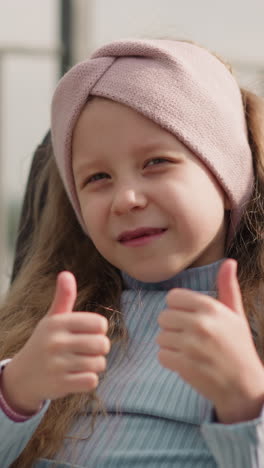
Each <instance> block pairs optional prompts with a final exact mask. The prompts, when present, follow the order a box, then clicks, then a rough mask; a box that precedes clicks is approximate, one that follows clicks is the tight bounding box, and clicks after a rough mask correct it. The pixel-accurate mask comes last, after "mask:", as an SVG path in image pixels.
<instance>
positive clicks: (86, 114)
mask: <svg viewBox="0 0 264 468" xmlns="http://www.w3.org/2000/svg"><path fill="white" fill-rule="evenodd" d="M98 136H100V138H98ZM79 138H82V139H86V140H87V142H89V144H90V145H91V144H93V143H94V144H96V146H97V145H99V146H100V144H102V143H104V141H108V143H111V142H113V143H115V144H118V143H120V142H122V141H124V142H126V143H127V144H133V146H135V151H136V152H137V151H138V150H141V149H143V150H144V149H149V150H151V149H153V150H155V149H159V148H160V147H164V145H165V147H168V149H169V148H170V147H174V146H175V145H177V146H178V147H179V148H182V147H183V146H184V145H183V144H182V143H181V142H180V140H178V138H177V137H176V136H175V135H173V134H172V133H171V132H169V131H168V130H166V129H165V128H163V127H162V126H160V125H158V124H157V123H156V122H154V121H153V120H151V119H150V118H148V117H146V116H145V115H143V114H141V113H140V112H138V111H136V110H134V109H133V108H132V107H130V106H127V105H125V104H122V103H119V102H117V101H113V100H110V99H106V98H101V97H97V96H96V97H92V99H91V100H89V101H88V102H87V103H86V105H85V107H84V109H83V111H82V113H81V115H80V117H79V119H78V121H77V124H76V126H75V129H74V133H73V140H75V141H76V140H78V139H79ZM73 143H74V141H73Z"/></svg>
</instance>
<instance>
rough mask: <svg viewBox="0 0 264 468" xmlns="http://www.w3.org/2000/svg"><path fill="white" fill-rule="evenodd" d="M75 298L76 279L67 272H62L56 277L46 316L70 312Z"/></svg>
mask: <svg viewBox="0 0 264 468" xmlns="http://www.w3.org/2000/svg"><path fill="white" fill-rule="evenodd" d="M76 296H77V285H76V279H75V277H74V275H73V274H72V273H70V272H69V271H62V272H61V273H59V275H58V276H57V282H56V290H55V296H54V299H53V302H52V304H51V306H50V309H49V311H48V315H54V314H63V313H66V312H72V310H73V306H74V303H75V300H76Z"/></svg>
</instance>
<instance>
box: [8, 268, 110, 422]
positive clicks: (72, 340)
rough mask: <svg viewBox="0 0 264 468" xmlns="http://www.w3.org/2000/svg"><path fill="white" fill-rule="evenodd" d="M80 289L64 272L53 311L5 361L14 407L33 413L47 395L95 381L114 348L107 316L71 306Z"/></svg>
mask: <svg viewBox="0 0 264 468" xmlns="http://www.w3.org/2000/svg"><path fill="white" fill-rule="evenodd" d="M76 295H77V287H76V281H75V277H74V276H73V275H72V274H71V273H70V272H62V273H60V274H59V275H58V278H57V284H56V291H55V297H54V300H53V302H52V304H51V307H50V309H49V311H48V312H47V314H46V316H45V317H44V318H43V319H42V320H41V321H40V322H39V323H38V325H37V327H36V328H35V330H34V332H33V334H32V335H31V337H30V338H29V340H28V341H27V342H26V344H25V345H24V347H23V348H22V349H21V350H20V351H19V352H18V354H16V355H15V356H14V358H13V359H12V361H10V363H9V364H8V365H7V366H6V368H5V370H4V372H3V381H2V387H3V393H4V396H5V398H6V399H7V401H8V403H9V404H10V406H11V407H13V409H14V410H16V411H20V412H23V413H26V414H27V413H33V412H34V411H36V410H37V409H38V408H39V406H40V405H41V403H42V402H43V400H46V399H56V398H60V397H63V396H66V395H67V394H70V393H78V392H87V391H89V390H91V389H94V388H95V387H96V386H97V384H98V373H100V372H102V371H104V370H105V367H106V358H105V355H106V354H107V353H108V352H109V350H110V340H109V339H108V338H107V337H106V333H107V328H108V322H107V319H106V318H105V317H103V316H101V315H99V314H96V313H92V312H73V307H74V303H75V300H76Z"/></svg>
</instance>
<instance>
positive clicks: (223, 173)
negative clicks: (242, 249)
mask: <svg viewBox="0 0 264 468" xmlns="http://www.w3.org/2000/svg"><path fill="white" fill-rule="evenodd" d="M89 95H93V96H103V97H105V98H109V99H112V100H114V101H118V102H120V103H123V104H126V105H128V106H130V107H131V108H133V109H135V110H137V111H138V112H140V113H141V114H143V115H145V116H146V117H148V118H150V119H152V120H153V121H154V122H156V123H158V124H159V125H160V126H161V127H163V128H164V129H166V130H168V131H170V132H171V133H173V134H174V135H175V136H176V137H177V138H178V139H179V140H180V141H181V142H182V143H184V144H185V145H186V146H187V147H188V148H189V149H190V150H191V151H192V152H193V153H194V154H195V155H196V156H198V157H199V158H200V159H201V160H202V161H203V162H204V164H205V165H206V166H207V167H208V168H209V169H210V170H211V172H212V173H213V174H214V175H215V177H216V179H217V180H218V182H219V183H220V185H221V186H222V188H223V189H224V191H225V192H226V194H227V195H228V197H229V200H230V202H231V207H232V209H231V226H230V231H229V240H230V239H231V238H232V237H233V235H234V233H235V229H236V227H237V224H238V222H239V220H240V218H241V215H242V213H243V210H244V208H245V204H246V202H247V201H248V200H249V197H250V195H251V193H252V188H253V179H254V175H253V165H252V155H251V151H250V147H249V144H248V139H247V129H246V123H245V117H244V110H243V104H242V99H241V94H240V90H239V87H238V85H237V83H236V81H235V79H234V78H233V76H232V74H231V73H230V72H229V71H228V70H227V69H226V67H225V66H224V65H223V64H222V63H221V62H220V60H218V59H217V58H216V57H214V56H213V55H211V54H210V53H209V52H207V51H206V50H204V49H203V48H201V47H199V46H196V45H193V44H189V43H185V42H181V41H168V40H123V41H115V42H113V43H111V44H108V45H106V46H103V47H101V48H99V49H98V50H97V51H96V52H95V53H94V54H93V55H92V57H91V58H90V59H87V60H85V61H84V62H81V63H79V64H78V65H76V66H74V67H73V68H72V69H71V70H70V71H69V72H68V73H67V74H66V75H65V76H64V77H63V78H62V79H61V80H60V82H59V84H58V86H57V89H56V91H55V94H54V97H53V102H52V125H51V132H52V143H53V150H54V155H55V159H56V161H57V165H58V168H59V171H60V174H61V177H62V180H63V183H64V185H65V189H66V191H67V193H68V196H69V199H70V201H71V203H72V206H73V208H74V210H75V213H76V215H77V218H78V220H79V222H80V224H81V226H82V227H83V229H84V230H85V225H84V221H83V219H82V215H81V210H80V205H79V201H78V197H77V194H76V189H75V183H74V178H73V172H72V164H71V143H72V134H73V129H74V126H75V124H76V122H77V120H78V117H79V116H80V113H81V111H82V109H83V107H84V105H85V104H86V102H87V98H88V96H89Z"/></svg>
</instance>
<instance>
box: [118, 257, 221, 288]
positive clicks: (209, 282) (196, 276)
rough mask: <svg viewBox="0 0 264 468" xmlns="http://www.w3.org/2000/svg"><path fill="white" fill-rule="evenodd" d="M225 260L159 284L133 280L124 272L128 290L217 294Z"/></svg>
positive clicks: (188, 269) (179, 274) (182, 273)
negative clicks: (218, 278) (179, 290)
mask: <svg viewBox="0 0 264 468" xmlns="http://www.w3.org/2000/svg"><path fill="white" fill-rule="evenodd" d="M224 260H225V258H222V259H221V260H217V262H214V263H210V264H209V265H204V266H200V267H195V268H187V269H186V270H183V271H181V272H180V273H177V275H175V276H173V277H172V278H169V279H168V280H165V281H160V282H158V283H145V282H143V281H138V280H136V279H135V278H132V277H131V276H129V275H128V274H127V273H124V272H122V277H123V279H124V282H125V285H126V289H136V290H142V289H147V290H149V291H154V290H155V291H168V290H169V289H172V288H188V289H192V290H193V291H212V292H216V277H217V272H218V270H219V267H220V265H221V263H222V262H223V261H224Z"/></svg>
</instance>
